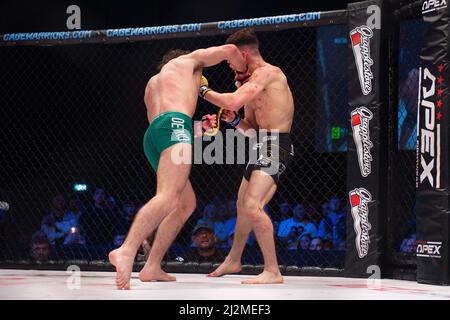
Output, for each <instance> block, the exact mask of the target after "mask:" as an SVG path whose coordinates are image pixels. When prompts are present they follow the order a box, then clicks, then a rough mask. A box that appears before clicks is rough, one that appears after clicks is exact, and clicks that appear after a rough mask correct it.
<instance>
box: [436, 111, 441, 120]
mask: <svg viewBox="0 0 450 320" xmlns="http://www.w3.org/2000/svg"><path fill="white" fill-rule="evenodd" d="M441 118H442V113H441V112H440V111H439V112H438V113H437V119H438V120H439V121H440V120H441Z"/></svg>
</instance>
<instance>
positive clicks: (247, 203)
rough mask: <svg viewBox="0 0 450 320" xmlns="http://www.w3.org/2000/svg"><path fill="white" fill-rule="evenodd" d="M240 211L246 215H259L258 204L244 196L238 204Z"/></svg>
mask: <svg viewBox="0 0 450 320" xmlns="http://www.w3.org/2000/svg"><path fill="white" fill-rule="evenodd" d="M240 207H241V210H242V211H243V212H245V214H247V215H254V214H258V213H259V202H258V201H257V200H256V199H255V198H254V197H252V196H245V197H244V199H242V202H241V204H240Z"/></svg>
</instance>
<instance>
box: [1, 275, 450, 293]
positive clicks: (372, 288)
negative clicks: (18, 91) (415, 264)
mask: <svg viewBox="0 0 450 320" xmlns="http://www.w3.org/2000/svg"><path fill="white" fill-rule="evenodd" d="M174 275H175V276H176V277H177V282H171V283H163V282H152V283H142V282H140V281H139V280H138V279H137V274H133V279H132V283H131V285H132V290H128V291H121V290H116V289H115V286H114V273H112V272H81V277H80V278H78V279H74V278H73V277H70V275H69V274H67V273H66V272H64V271H32V270H0V299H2V300H5V299H20V300H22V299H70V300H78V299H82V300H115V299H121V300H125V299H134V300H141V299H144V300H159V299H161V300H214V299H221V300H264V299H267V300H279V299H281V300H290V299H295V300H302V299H305V300H309V299H321V300H328V299H338V300H348V299H358V300H359V299H364V300H365V299H369V300H378V299H387V300H392V299H395V300H412V299H427V300H428V299H450V287H443V286H431V285H422V284H417V283H416V282H413V281H402V280H387V279H383V280H379V281H380V282H379V283H368V282H367V280H365V279H349V278H328V277H285V278H284V280H285V283H284V284H281V285H242V284H241V280H242V279H246V278H248V277H251V276H241V275H231V276H225V277H223V278H216V279H212V278H207V277H206V276H205V275H202V274H174ZM77 284H79V288H76V286H77Z"/></svg>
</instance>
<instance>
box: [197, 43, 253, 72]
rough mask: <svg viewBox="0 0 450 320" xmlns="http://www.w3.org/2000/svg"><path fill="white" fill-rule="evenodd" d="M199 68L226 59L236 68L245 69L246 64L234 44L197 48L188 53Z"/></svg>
mask: <svg viewBox="0 0 450 320" xmlns="http://www.w3.org/2000/svg"><path fill="white" fill-rule="evenodd" d="M189 56H190V57H192V58H193V59H195V61H196V62H197V64H198V66H199V67H201V68H205V67H211V66H214V65H216V64H219V63H221V62H222V61H224V60H227V61H228V63H229V64H230V65H232V66H234V67H235V68H237V70H242V71H245V69H246V64H245V60H244V58H243V57H242V54H241V52H240V51H239V49H238V48H237V47H236V46H235V45H234V44H225V45H223V46H217V47H209V48H206V49H198V50H195V51H193V52H192V53H190V54H189Z"/></svg>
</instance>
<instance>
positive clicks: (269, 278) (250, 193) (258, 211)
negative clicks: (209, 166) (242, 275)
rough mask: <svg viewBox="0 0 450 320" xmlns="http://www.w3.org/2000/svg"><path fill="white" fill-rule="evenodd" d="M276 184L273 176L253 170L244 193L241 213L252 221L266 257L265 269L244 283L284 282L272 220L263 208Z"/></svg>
mask: <svg viewBox="0 0 450 320" xmlns="http://www.w3.org/2000/svg"><path fill="white" fill-rule="evenodd" d="M274 186H275V182H274V180H273V178H272V177H271V176H269V175H267V174H265V173H264V172H262V171H261V170H256V171H253V172H252V175H251V178H250V181H249V183H248V186H247V190H246V192H245V195H244V199H243V207H242V210H241V214H243V215H245V216H246V217H247V218H248V219H249V220H250V221H251V225H252V228H253V231H254V232H255V235H256V240H257V241H258V244H259V247H260V248H261V251H262V254H263V257H264V271H263V272H262V273H261V274H259V275H258V276H257V277H255V278H253V279H249V280H245V281H243V282H242V283H244V284H269V283H282V282H283V277H282V276H281V273H280V269H279V266H278V262H277V256H276V251H275V241H274V235H273V225H272V221H271V220H270V218H269V216H268V215H267V214H266V213H265V212H264V210H263V207H264V201H265V200H266V195H267V194H268V192H269V191H270V190H272V189H273V187H274Z"/></svg>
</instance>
